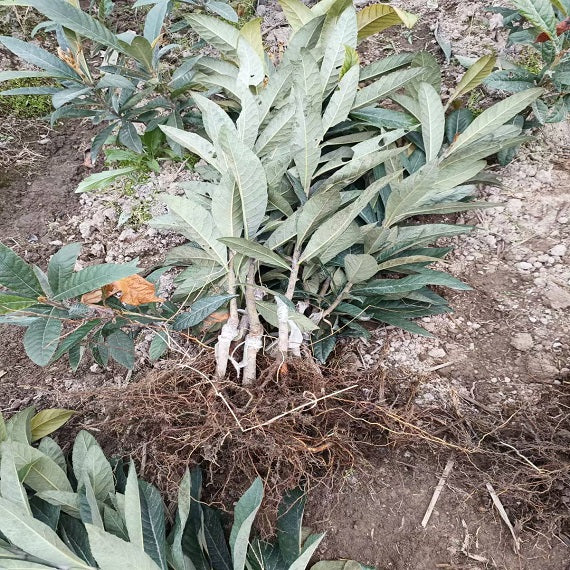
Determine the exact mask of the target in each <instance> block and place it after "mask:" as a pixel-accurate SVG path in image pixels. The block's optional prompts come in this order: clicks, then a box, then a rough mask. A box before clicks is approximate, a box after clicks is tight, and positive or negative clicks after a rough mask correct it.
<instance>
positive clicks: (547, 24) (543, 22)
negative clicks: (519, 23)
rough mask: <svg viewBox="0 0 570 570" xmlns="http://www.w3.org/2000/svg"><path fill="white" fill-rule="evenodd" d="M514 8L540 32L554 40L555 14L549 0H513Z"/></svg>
mask: <svg viewBox="0 0 570 570" xmlns="http://www.w3.org/2000/svg"><path fill="white" fill-rule="evenodd" d="M513 4H514V6H515V8H516V9H517V10H518V11H519V12H520V13H521V14H522V15H523V16H524V17H525V18H526V19H527V20H528V21H529V22H530V23H531V24H532V25H533V26H536V27H537V28H538V29H539V30H540V31H541V32H544V33H545V34H548V35H549V36H550V39H551V40H556V39H557V35H556V24H557V20H556V14H555V13H554V9H553V8H552V4H551V2H550V0H513Z"/></svg>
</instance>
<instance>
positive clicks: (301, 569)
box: [289, 533, 325, 570]
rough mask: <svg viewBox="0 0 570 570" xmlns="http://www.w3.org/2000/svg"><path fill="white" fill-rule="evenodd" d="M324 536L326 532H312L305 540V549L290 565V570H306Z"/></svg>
mask: <svg viewBox="0 0 570 570" xmlns="http://www.w3.org/2000/svg"><path fill="white" fill-rule="evenodd" d="M324 537H325V535H324V533H323V534H311V535H310V536H309V537H308V538H307V540H305V543H304V544H303V550H302V551H301V554H300V555H299V557H298V558H297V560H295V562H293V564H291V566H289V570H305V568H306V567H307V565H308V564H309V562H310V560H311V558H312V557H313V554H314V553H315V551H316V550H317V548H318V547H319V544H320V543H321V541H322V540H323V538H324Z"/></svg>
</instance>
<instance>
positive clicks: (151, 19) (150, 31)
mask: <svg viewBox="0 0 570 570" xmlns="http://www.w3.org/2000/svg"><path fill="white" fill-rule="evenodd" d="M169 3H170V0H160V1H159V2H157V3H156V4H155V5H154V6H153V7H152V8H151V9H150V11H149V12H148V14H147V15H146V19H145V22H144V33H143V35H144V37H145V38H146V39H147V40H148V41H149V42H150V43H151V44H152V43H153V42H154V41H155V40H156V39H157V38H158V37H159V36H160V32H161V30H162V25H163V24H164V19H165V18H166V14H167V13H168V8H169Z"/></svg>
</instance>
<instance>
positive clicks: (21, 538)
mask: <svg viewBox="0 0 570 570" xmlns="http://www.w3.org/2000/svg"><path fill="white" fill-rule="evenodd" d="M0 532H1V533H2V534H3V535H4V536H5V537H6V538H7V539H8V540H9V541H10V542H11V543H12V544H14V545H15V546H17V547H18V548H20V549H22V550H23V551H24V552H26V553H28V554H30V555H32V556H35V557H37V558H39V559H40V560H45V561H46V562H47V563H49V564H52V565H54V566H56V567H60V568H84V569H86V570H91V567H90V566H89V565H88V564H86V563H85V562H84V561H83V560H81V558H79V557H77V556H76V555H75V554H74V553H73V552H72V551H71V550H70V549H69V548H68V547H67V546H66V545H65V544H64V543H63V542H62V541H61V539H60V538H59V537H58V536H57V534H56V533H55V531H53V530H52V529H51V528H50V527H49V526H47V525H46V524H44V523H42V522H40V521H38V520H36V519H34V518H33V517H32V516H30V515H28V514H24V513H22V512H21V511H20V509H19V507H18V506H17V505H14V504H13V503H11V502H10V501H8V500H7V499H5V498H0ZM115 569H116V567H115ZM115 569H114V570H115ZM153 570H154V569H153Z"/></svg>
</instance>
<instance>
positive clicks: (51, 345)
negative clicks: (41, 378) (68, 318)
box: [24, 307, 63, 366]
mask: <svg viewBox="0 0 570 570" xmlns="http://www.w3.org/2000/svg"><path fill="white" fill-rule="evenodd" d="M60 312H61V311H60V310H59V309H56V308H55V307H54V308H52V309H50V312H49V313H47V314H46V315H43V316H42V317H41V318H39V319H38V320H37V321H35V322H33V323H32V324H31V325H30V326H29V327H28V330H27V331H26V334H25V335H24V349H25V350H26V354H27V355H28V357H29V358H30V360H31V361H32V362H34V363H35V364H37V365H38V366H46V365H47V364H48V363H49V361H50V360H51V357H52V356H53V355H54V354H55V351H56V350H57V346H58V344H59V337H60V335H61V331H62V327H63V325H62V321H61V320H60V318H58V316H59V313H60Z"/></svg>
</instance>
